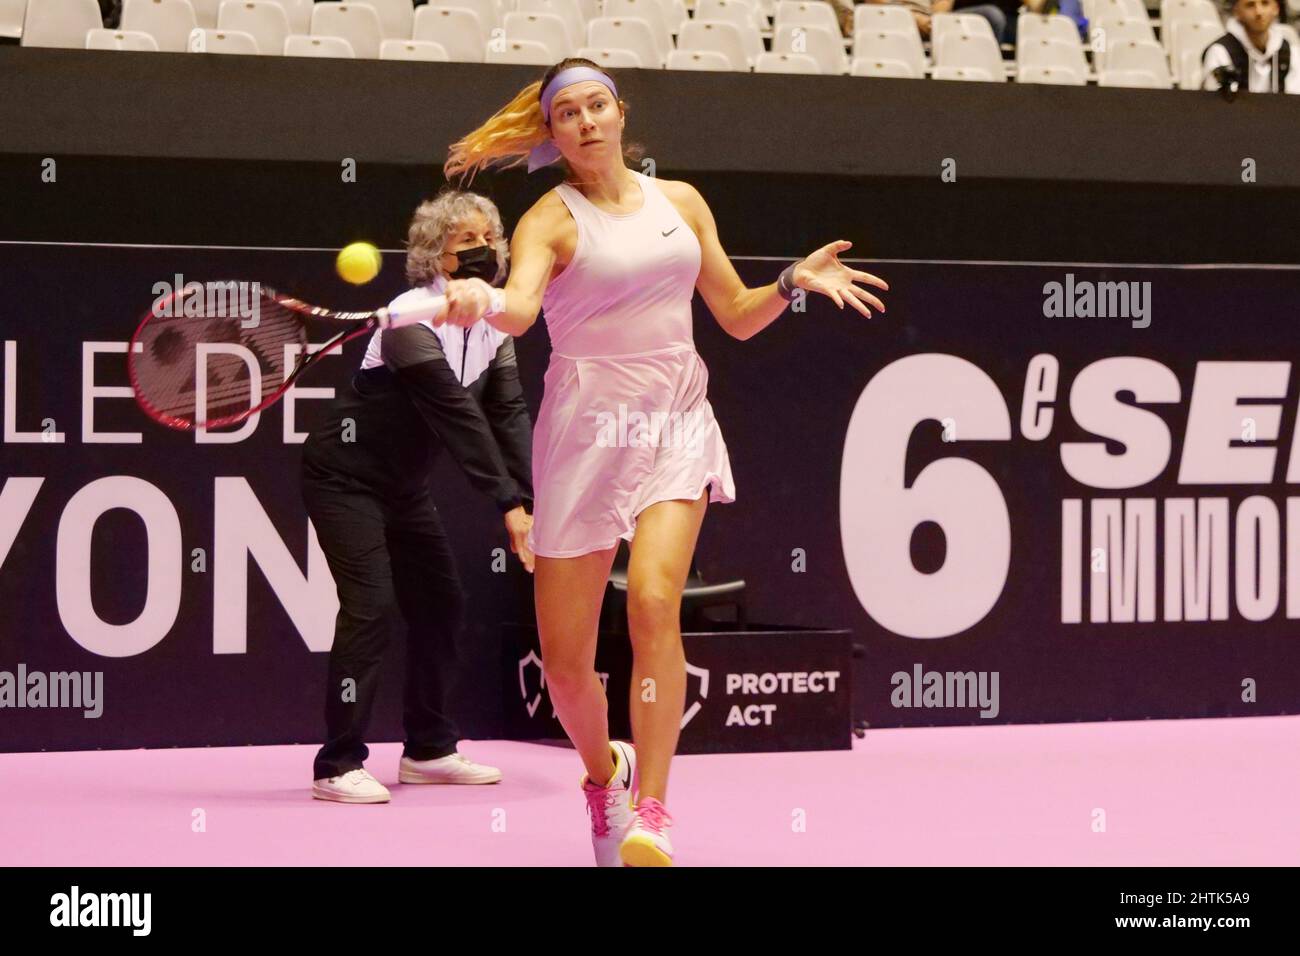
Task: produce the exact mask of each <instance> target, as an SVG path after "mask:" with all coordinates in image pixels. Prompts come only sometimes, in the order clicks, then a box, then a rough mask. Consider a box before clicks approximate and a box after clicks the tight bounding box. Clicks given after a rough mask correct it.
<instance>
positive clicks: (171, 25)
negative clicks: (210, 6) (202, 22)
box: [120, 0, 199, 53]
mask: <svg viewBox="0 0 1300 956" xmlns="http://www.w3.org/2000/svg"><path fill="white" fill-rule="evenodd" d="M198 25H199V22H198V18H197V17H196V16H195V15H194V7H193V6H192V5H191V4H190V0H122V22H121V24H120V27H121V29H123V30H140V31H141V32H143V33H147V34H149V35H150V36H151V37H153V38H154V39H155V40H157V41H158V49H159V50H161V51H162V52H164V53H184V52H185V51H186V50H187V49H189V43H190V31H191V30H193V29H194V28H195V27H197V26H198Z"/></svg>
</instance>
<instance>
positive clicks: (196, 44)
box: [189, 27, 261, 56]
mask: <svg viewBox="0 0 1300 956" xmlns="http://www.w3.org/2000/svg"><path fill="white" fill-rule="evenodd" d="M189 49H190V52H191V53H227V54H238V55H241V56H257V54H258V53H260V52H261V51H260V50H259V49H258V46H257V40H256V39H254V37H253V35H252V34H251V33H245V32H244V31H243V30H205V29H204V28H203V27H195V28H194V29H193V30H191V31H190V47H189Z"/></svg>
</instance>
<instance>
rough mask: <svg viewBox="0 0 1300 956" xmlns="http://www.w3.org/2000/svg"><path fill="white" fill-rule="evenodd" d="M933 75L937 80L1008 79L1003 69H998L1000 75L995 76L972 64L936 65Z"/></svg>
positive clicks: (988, 80)
mask: <svg viewBox="0 0 1300 956" xmlns="http://www.w3.org/2000/svg"><path fill="white" fill-rule="evenodd" d="M931 75H932V76H933V77H934V78H935V79H936V80H973V81H975V82H978V83H990V82H993V81H994V80H1005V79H1006V77H1005V75H1003V71H1002V70H1001V69H999V70H998V75H997V76H994V75H993V74H991V73H989V71H988V70H983V69H980V68H979V67H970V66H936V67H935V68H934V72H933V73H932V74H931Z"/></svg>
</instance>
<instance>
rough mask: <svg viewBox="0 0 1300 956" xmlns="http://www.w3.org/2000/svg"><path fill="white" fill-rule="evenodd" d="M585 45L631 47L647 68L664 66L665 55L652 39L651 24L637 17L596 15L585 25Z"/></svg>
mask: <svg viewBox="0 0 1300 956" xmlns="http://www.w3.org/2000/svg"><path fill="white" fill-rule="evenodd" d="M587 46H591V47H596V48H598V49H609V50H631V51H632V52H633V53H635V54H636V55H637V57H638V58H639V59H640V60H641V62H642V64H644V66H645V67H646V68H647V69H650V68H655V69H657V68H659V67H661V66H663V64H664V61H665V58H666V57H667V54H666V53H664V52H661V51H660V49H659V45H658V44H657V43H656V42H655V37H654V28H653V27H652V26H651V25H650V24H649V23H647V22H646V21H645V20H642V19H641V18H640V17H597V18H596V19H595V20H592V21H591V23H590V24H588V26H587ZM670 49H671V48H670Z"/></svg>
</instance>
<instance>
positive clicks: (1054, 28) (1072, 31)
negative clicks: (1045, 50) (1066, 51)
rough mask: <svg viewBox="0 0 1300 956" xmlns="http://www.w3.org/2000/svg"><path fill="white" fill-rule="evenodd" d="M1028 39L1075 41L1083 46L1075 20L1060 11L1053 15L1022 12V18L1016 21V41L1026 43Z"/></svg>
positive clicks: (1079, 45) (1077, 44)
mask: <svg viewBox="0 0 1300 956" xmlns="http://www.w3.org/2000/svg"><path fill="white" fill-rule="evenodd" d="M1026 40H1060V41H1061V42H1062V43H1074V44H1075V45H1076V46H1078V47H1080V49H1082V46H1083V44H1082V43H1081V42H1080V40H1079V28H1078V27H1077V26H1075V23H1074V21H1073V20H1071V19H1070V18H1069V17H1066V16H1062V15H1061V14H1059V13H1057V14H1052V15H1051V16H1039V15H1038V14H1035V13H1022V14H1020V19H1019V20H1017V21H1016V43H1017V44H1020V43H1024V42H1025V41H1026ZM1017 52H1019V51H1018V50H1017Z"/></svg>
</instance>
